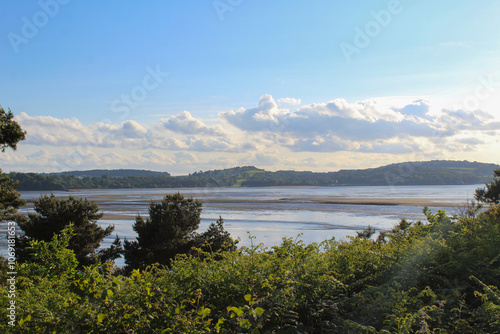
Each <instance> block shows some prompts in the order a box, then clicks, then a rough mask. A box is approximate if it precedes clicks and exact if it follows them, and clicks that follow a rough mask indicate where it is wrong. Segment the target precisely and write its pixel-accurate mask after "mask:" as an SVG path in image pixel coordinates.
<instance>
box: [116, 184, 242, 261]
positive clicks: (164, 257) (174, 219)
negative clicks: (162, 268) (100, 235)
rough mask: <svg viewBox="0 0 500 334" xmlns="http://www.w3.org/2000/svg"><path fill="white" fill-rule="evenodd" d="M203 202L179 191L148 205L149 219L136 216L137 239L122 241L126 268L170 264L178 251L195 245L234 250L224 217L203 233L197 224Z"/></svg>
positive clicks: (188, 249)
mask: <svg viewBox="0 0 500 334" xmlns="http://www.w3.org/2000/svg"><path fill="white" fill-rule="evenodd" d="M201 206H202V203H201V202H200V201H199V200H195V199H193V198H184V196H182V195H181V194H179V193H177V194H173V195H166V196H165V198H163V200H162V201H161V202H159V203H155V202H153V201H152V202H151V203H150V205H149V218H146V220H144V218H142V217H141V216H140V215H138V216H137V217H136V220H135V223H134V225H133V229H134V231H135V232H137V238H136V241H128V240H125V242H124V249H125V251H124V254H125V263H126V264H127V269H128V270H130V269H137V268H144V267H146V266H148V265H151V264H154V263H159V264H162V265H167V266H168V265H170V261H171V259H173V258H174V257H175V256H176V255H177V254H185V253H189V252H190V250H191V248H192V247H194V246H197V247H200V248H202V249H203V250H205V251H217V250H219V249H222V250H228V251H230V250H234V249H235V242H234V241H233V240H232V239H231V237H230V236H229V233H228V232H226V231H224V227H223V220H222V218H219V220H218V221H217V223H212V224H211V225H210V228H209V229H208V230H207V231H206V232H204V233H202V234H198V233H196V230H197V229H198V227H199V225H200V221H201V218H200V215H201V210H202V209H201Z"/></svg>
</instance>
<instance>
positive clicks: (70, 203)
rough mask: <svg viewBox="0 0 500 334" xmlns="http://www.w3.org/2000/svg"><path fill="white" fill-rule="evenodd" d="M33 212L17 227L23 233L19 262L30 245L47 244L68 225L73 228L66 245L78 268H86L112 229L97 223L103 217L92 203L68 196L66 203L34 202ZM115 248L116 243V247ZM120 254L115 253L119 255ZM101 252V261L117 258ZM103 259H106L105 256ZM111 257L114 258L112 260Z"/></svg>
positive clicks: (51, 199)
mask: <svg viewBox="0 0 500 334" xmlns="http://www.w3.org/2000/svg"><path fill="white" fill-rule="evenodd" d="M34 204H35V212H36V213H29V214H28V219H27V220H24V219H23V220H20V221H18V224H19V227H20V228H21V229H22V230H23V231H24V236H23V237H22V238H21V239H20V240H19V246H18V247H19V251H18V254H19V256H20V259H21V260H23V259H24V258H26V256H27V255H28V254H27V251H26V250H24V249H23V248H26V246H27V245H28V243H29V241H31V240H40V241H46V242H48V241H50V240H51V239H52V237H53V236H54V234H59V233H61V231H62V230H63V229H64V228H65V227H67V226H68V225H69V224H71V223H72V224H73V225H74V232H75V233H74V235H73V237H72V238H71V240H70V241H69V248H70V249H71V250H73V251H74V252H75V254H76V258H77V260H78V262H79V263H80V264H81V265H88V264H91V263H95V262H96V261H98V256H96V254H95V253H96V251H97V249H98V248H99V246H100V243H101V241H102V240H103V239H104V238H105V237H106V236H108V235H110V234H111V233H112V232H113V230H114V226H111V225H110V226H108V227H107V228H105V229H103V228H102V227H101V226H99V224H98V223H97V221H98V220H99V219H100V218H101V217H102V215H103V214H102V213H99V207H98V206H97V204H96V203H95V202H91V201H88V200H87V199H82V198H75V197H73V196H69V198H67V199H59V198H56V197H55V196H54V195H53V194H51V196H47V195H43V196H41V197H40V198H39V199H38V200H35V202H34ZM116 246H118V247H119V244H118V245H117V244H116V242H115V247H116ZM115 250H116V249H115ZM120 251H121V250H120V249H118V250H117V252H115V253H119V252H120ZM110 253H112V252H110V251H109V250H108V251H104V253H102V254H101V255H103V256H102V258H103V260H107V259H110V258H111V259H114V258H116V257H117V256H119V255H116V254H110ZM104 255H105V256H104ZM113 257H114V258H113Z"/></svg>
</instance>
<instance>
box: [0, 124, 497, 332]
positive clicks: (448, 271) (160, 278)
mask: <svg viewBox="0 0 500 334" xmlns="http://www.w3.org/2000/svg"><path fill="white" fill-rule="evenodd" d="M2 131H4V130H3V129H2ZM19 131H21V130H20V128H19ZM19 131H18V132H16V133H17V134H19V133H21V132H22V131H21V132H19ZM3 135H4V134H3ZM2 138H5V137H2ZM18 138H20V137H18ZM9 140H10V139H9ZM19 140H21V139H19ZM1 143H6V145H7V146H9V147H12V148H15V143H16V141H8V140H5V139H2V142H0V144H1ZM3 147H4V148H5V147H6V146H3ZM459 168H460V170H463V168H464V167H463V166H462V167H459ZM243 169H245V168H243ZM249 172H250V173H249ZM242 173H243V174H244V173H248V174H246V176H247V177H248V179H252V178H254V177H263V176H265V175H266V172H256V171H255V169H253V168H251V167H248V168H247V170H238V169H233V170H232V172H228V171H227V170H226V171H213V172H210V173H208V174H207V173H196V174H195V175H193V177H194V179H196V180H212V181H210V182H215V183H217V182H219V180H224V182H227V183H229V184H230V183H231V182H239V181H240V180H241V179H242V178H243V177H242ZM287 173H288V172H283V173H281V174H276V175H282V176H283V177H284V178H286V177H285V176H286V175H288V174H287ZM294 173H295V172H290V173H289V175H292V176H293V175H294ZM313 174H314V173H313ZM404 175H407V176H406V177H409V176H408V175H410V174H409V173H404V174H402V173H400V176H401V177H405V176H404ZM415 175H418V173H417V172H415ZM499 176H500V169H498V170H497V171H495V179H494V181H492V182H489V183H487V184H486V188H483V189H478V191H477V193H476V195H477V196H476V198H477V199H478V200H479V201H481V202H484V203H488V204H491V205H490V206H489V208H488V209H487V210H483V211H481V207H480V206H479V205H475V204H474V205H471V206H470V207H469V208H468V209H467V210H464V215H462V216H448V215H447V214H446V213H445V212H443V211H438V212H437V213H435V214H433V213H432V212H430V211H429V210H428V209H427V208H425V209H424V213H425V215H426V221H416V222H409V221H407V220H405V219H403V220H401V221H400V222H399V224H398V225H396V226H395V227H394V228H393V229H391V230H389V231H381V232H380V233H379V234H378V236H376V238H375V231H374V229H373V228H367V229H366V230H364V231H360V232H358V233H357V236H356V237H350V238H348V239H347V240H345V241H338V240H334V239H332V240H326V241H324V242H322V243H320V244H316V243H313V244H310V245H305V244H303V243H302V242H301V241H300V240H299V237H298V238H297V239H295V240H294V239H291V238H285V239H283V242H282V244H281V245H280V246H276V247H272V248H271V249H267V248H265V247H264V245H262V244H259V245H254V244H252V246H251V247H242V248H240V249H235V247H234V246H235V244H234V242H233V241H232V239H230V237H229V234H227V232H225V231H224V229H223V221H222V218H220V219H219V220H218V221H217V223H215V224H212V225H211V226H210V228H209V230H208V231H206V232H204V233H202V234H196V233H195V230H196V229H197V227H198V224H199V215H200V211H201V203H199V202H197V201H195V200H193V199H185V198H184V197H183V196H182V195H180V194H176V195H169V196H166V197H165V198H164V199H163V200H162V201H161V202H159V203H154V202H152V203H151V204H150V210H149V218H146V220H144V219H143V218H142V217H141V216H138V217H137V219H136V224H135V225H134V230H135V231H136V232H137V233H138V238H137V241H134V242H128V243H126V251H130V248H129V249H128V250H127V244H128V245H133V247H132V248H133V249H134V250H136V251H137V252H138V253H135V254H134V256H132V259H133V261H129V265H130V266H131V268H130V269H134V268H135V267H137V268H139V269H134V270H131V272H128V273H126V274H124V273H123V271H122V270H120V269H119V268H116V267H115V266H114V264H113V262H112V261H113V257H112V256H101V257H90V258H89V255H90V254H91V253H92V252H95V250H96V245H97V244H98V243H99V242H100V241H101V240H102V237H103V235H107V234H106V233H108V232H109V233H111V230H112V229H111V228H110V229H109V230H108V229H106V230H102V229H101V230H98V229H97V228H96V227H95V222H96V220H97V219H99V218H100V215H101V214H100V213H99V212H98V208H97V206H96V205H95V203H92V202H88V201H86V200H83V199H75V198H72V197H70V198H69V199H67V200H58V199H56V198H54V197H53V196H50V197H49V196H43V197H41V198H40V200H39V201H36V202H35V211H36V212H37V214H31V215H29V216H28V218H27V220H19V224H20V226H21V228H23V229H24V231H25V232H26V239H24V241H23V243H22V246H23V247H24V248H23V255H24V257H23V258H22V259H19V261H17V263H15V264H11V263H9V264H7V263H6V262H5V261H2V262H1V265H0V319H3V320H2V321H0V330H1V332H2V333H253V334H255V333H380V334H382V333H485V334H486V333H488V334H490V333H500V290H499V283H498V282H500V247H499V245H500V205H499V204H497V203H498V196H499V195H500V189H499V187H498V177H499ZM210 178H212V179H210ZM248 179H247V180H248ZM5 180H8V178H5ZM242 183H243V182H242ZM1 184H2V187H4V184H5V187H6V188H5V189H4V188H2V193H3V192H4V191H6V192H8V193H9V194H10V195H9V196H10V197H9V196H6V197H2V203H1V204H2V210H3V211H2V214H4V217H7V218H9V219H10V218H14V217H16V208H17V206H18V205H19V202H16V200H18V194H17V193H16V191H15V183H11V182H10V181H8V182H6V183H1ZM219 185H220V184H219ZM16 196H17V197H16ZM4 219H5V218H4ZM9 234H10V233H9ZM251 238H252V237H251ZM10 240H12V239H9V245H10V244H11V243H10ZM77 240H78V242H76V241H77ZM18 241H19V240H18ZM17 246H18V244H16V247H17ZM9 248H14V247H13V246H10V247H9ZM115 250H116V249H115ZM94 254H95V253H94ZM108 255H110V253H108ZM143 255H144V260H141V259H140V258H139V257H140V256H143ZM125 256H126V257H127V252H125ZM128 256H130V253H129V255H128ZM89 259H93V261H89ZM129 259H130V257H129ZM136 260H137V261H138V262H137V263H136V262H135V261H136ZM162 264H163V265H162ZM144 267H145V268H144Z"/></svg>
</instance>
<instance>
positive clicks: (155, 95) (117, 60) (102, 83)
mask: <svg viewBox="0 0 500 334" xmlns="http://www.w3.org/2000/svg"><path fill="white" fill-rule="evenodd" d="M0 12H1V13H2V21H1V23H0V105H1V106H2V107H3V108H4V109H5V110H7V109H8V108H10V109H11V110H12V112H13V113H14V115H15V120H16V121H17V122H18V123H19V124H21V126H22V128H23V129H24V130H26V131H27V135H26V140H24V141H22V142H21V143H19V144H18V149H17V150H16V151H12V150H6V151H5V152H4V153H0V167H1V168H2V170H3V171H6V172H8V171H22V172H57V171H66V170H86V169H117V168H134V169H135V168H136V169H149V170H157V171H167V172H170V173H172V174H174V175H179V174H188V173H192V172H195V171H200V170H211V169H223V168H230V167H234V166H248V165H252V166H256V167H259V168H264V169H266V170H312V171H336V170H340V169H358V168H371V167H378V166H382V165H386V164H390V163H397V162H405V161H425V160H434V159H446V160H469V161H480V162H488V163H500V155H499V154H498V152H499V148H500V139H499V138H500V137H499V134H500V108H499V106H500V35H499V34H498V32H499V31H500V20H498V13H499V12H500V2H496V1H485V0H478V1H474V2H472V1H456V0H454V1H452V0H441V1H430V0H386V1H379V0H377V1H374V0H370V1H362V0H360V1H332V0H316V1H298V0H287V1H284V0H275V1H261V0H252V1H250V0H206V1H205V0H197V1H194V0H182V1H181V0H163V1H155V0H152V1H143V2H140V1H131V0H129V1H126V0H116V1H114V0H109V1H77V0H40V1H14V0H11V1H2V2H1V3H0Z"/></svg>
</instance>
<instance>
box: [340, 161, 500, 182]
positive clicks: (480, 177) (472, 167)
mask: <svg viewBox="0 0 500 334" xmlns="http://www.w3.org/2000/svg"><path fill="white" fill-rule="evenodd" d="M498 168H500V165H496V164H488V163H481V162H469V161H456V160H432V161H414V162H404V163H397V164H390V165H387V166H382V167H378V168H370V169H362V170H340V171H338V172H336V173H335V177H336V179H337V180H338V183H341V184H349V185H440V184H448V185H450V184H479V183H485V182H488V181H490V180H491V179H492V177H493V171H494V170H495V169H498Z"/></svg>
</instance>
